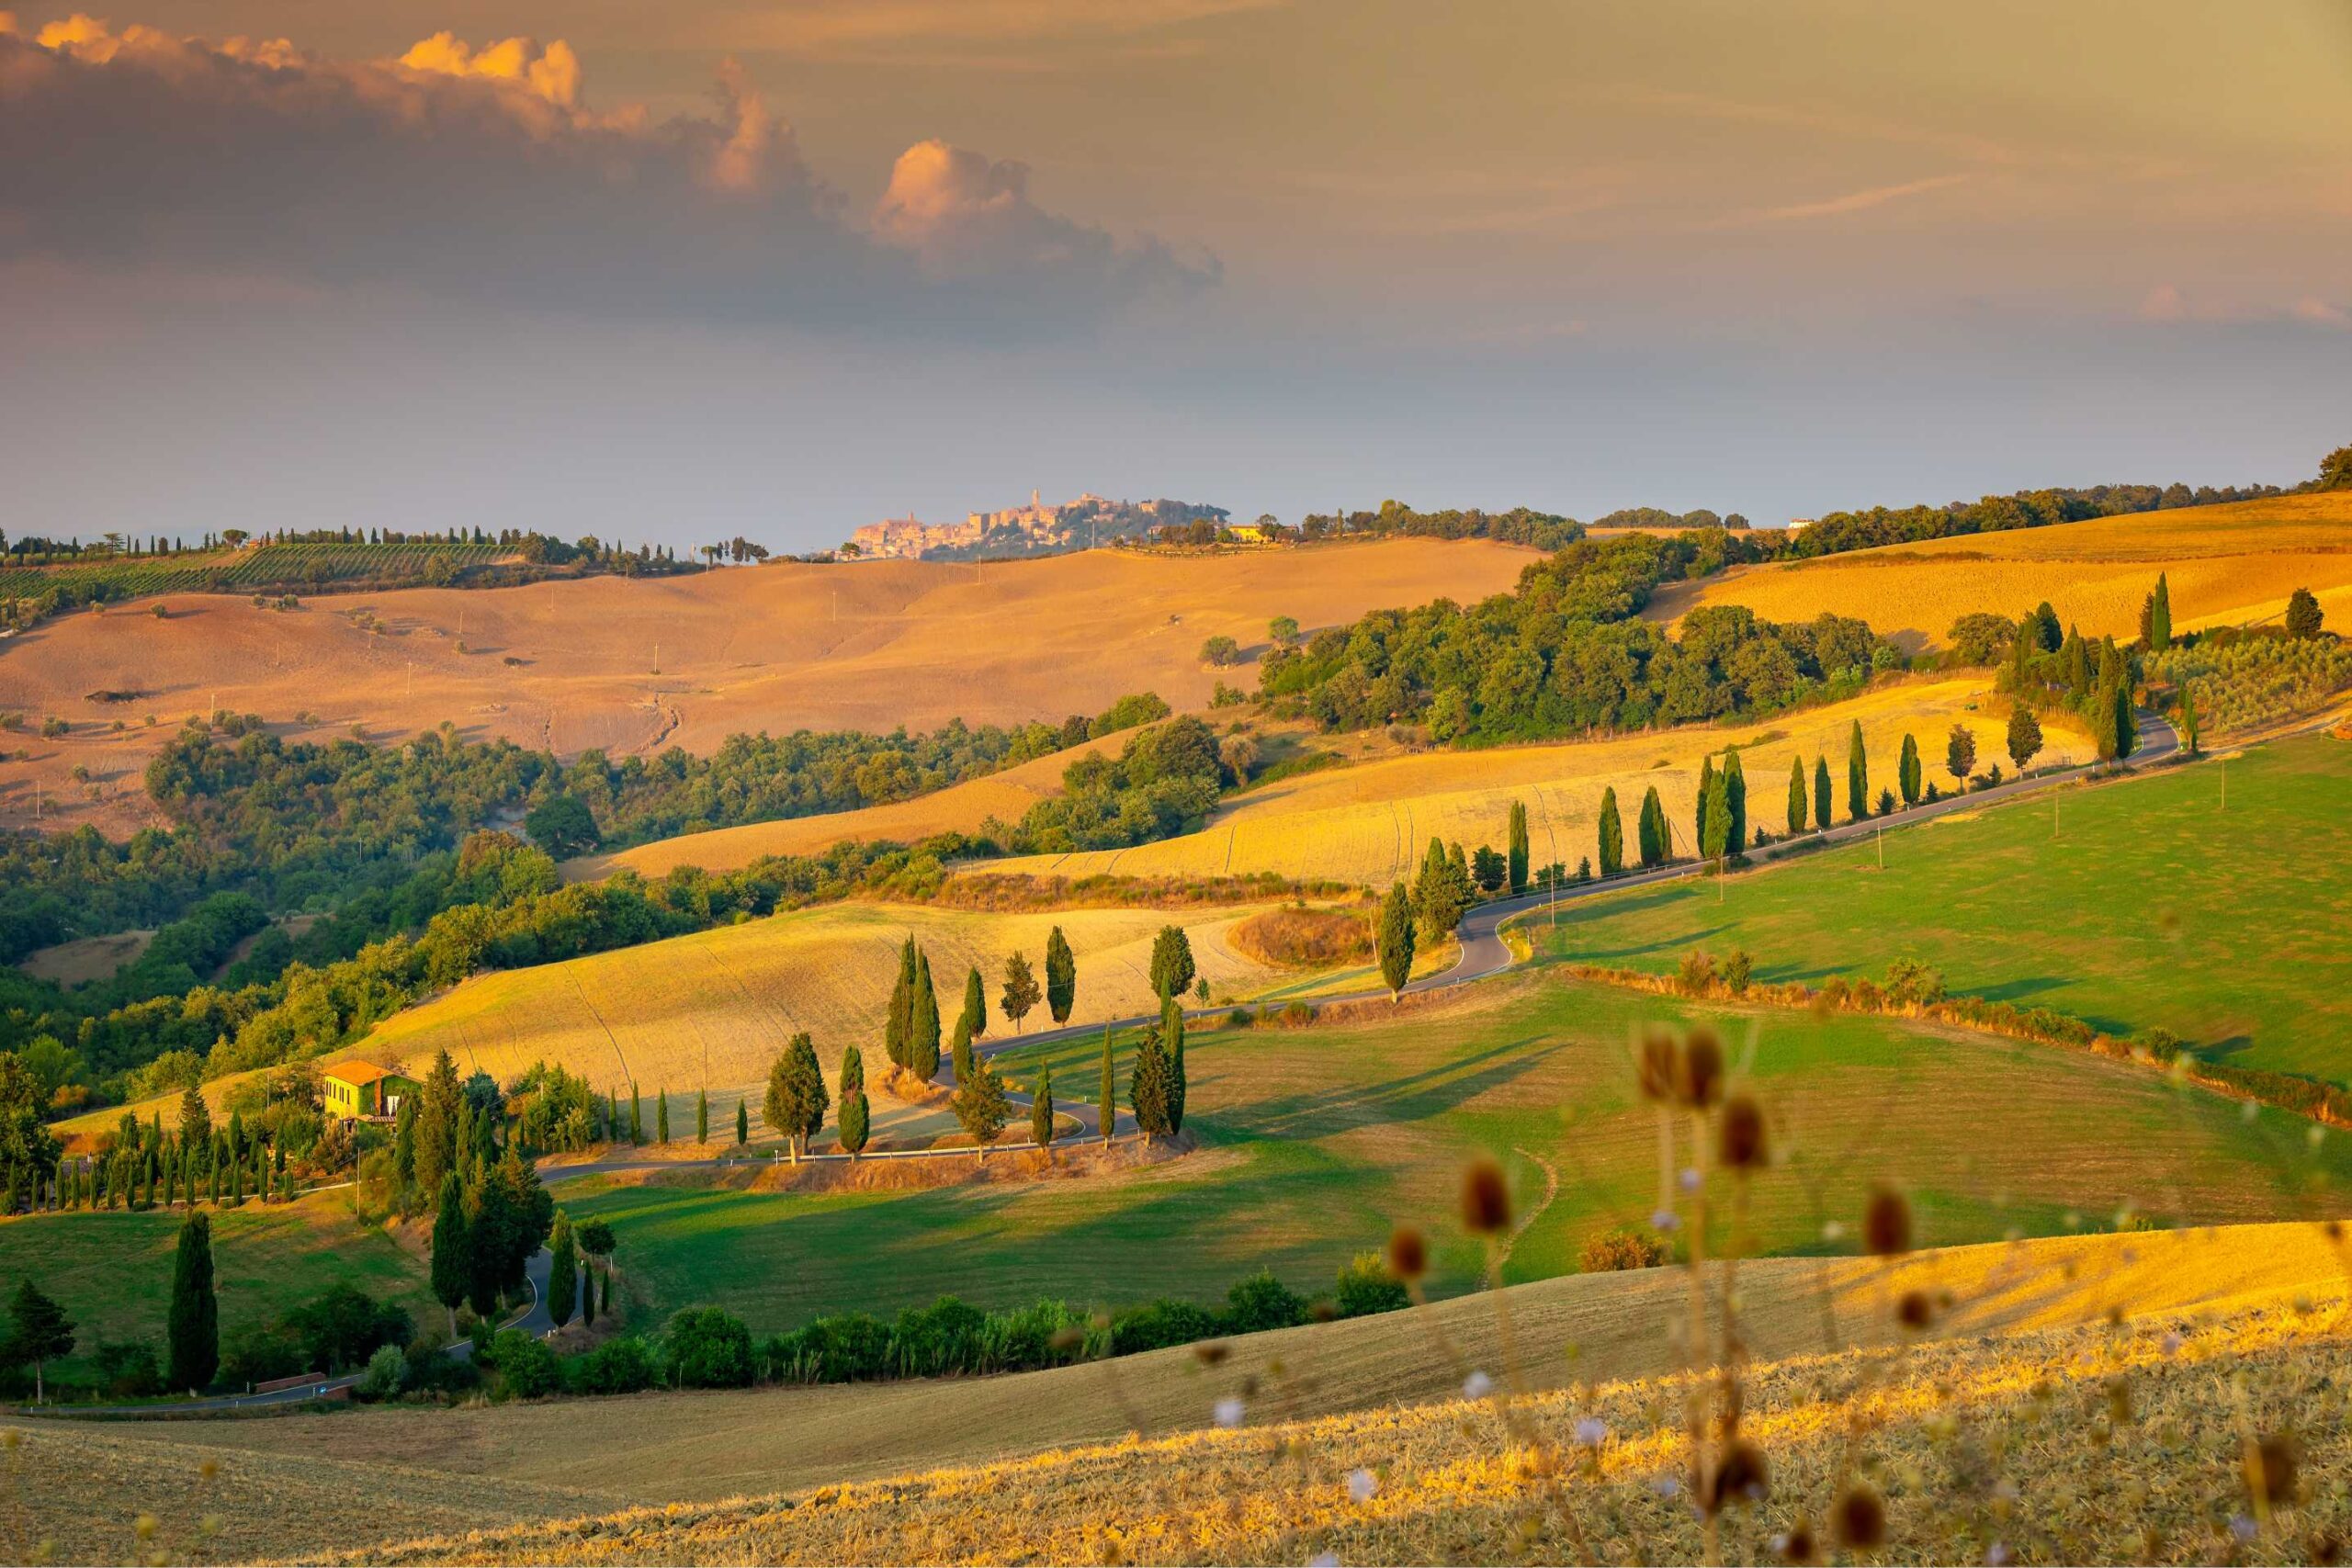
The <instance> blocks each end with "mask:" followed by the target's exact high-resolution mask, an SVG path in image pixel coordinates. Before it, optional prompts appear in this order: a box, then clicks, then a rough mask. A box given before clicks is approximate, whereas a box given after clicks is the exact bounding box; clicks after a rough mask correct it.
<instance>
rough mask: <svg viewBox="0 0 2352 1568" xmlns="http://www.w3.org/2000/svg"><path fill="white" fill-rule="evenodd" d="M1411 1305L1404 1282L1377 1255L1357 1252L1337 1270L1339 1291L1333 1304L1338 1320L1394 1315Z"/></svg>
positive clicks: (1375, 1253)
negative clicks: (1381, 1314) (1337, 1312)
mask: <svg viewBox="0 0 2352 1568" xmlns="http://www.w3.org/2000/svg"><path fill="white" fill-rule="evenodd" d="M1411 1302H1412V1298H1411V1297H1410V1296H1408V1295H1407V1294H1406V1292H1405V1286H1404V1283H1403V1281H1401V1280H1398V1279H1397V1276H1396V1275H1394V1274H1392V1273H1390V1272H1389V1271H1388V1260H1387V1259H1386V1258H1383V1257H1382V1256H1381V1255H1380V1254H1379V1253H1377V1252H1362V1253H1358V1254H1357V1255H1356V1256H1355V1258H1353V1259H1352V1260H1351V1262H1350V1263H1349V1264H1348V1266H1347V1267H1346V1268H1344V1269H1340V1289H1339V1292H1338V1294H1337V1296H1336V1298H1335V1300H1334V1303H1333V1304H1335V1305H1336V1306H1337V1307H1338V1308H1339V1310H1340V1316H1341V1317H1369V1316H1371V1315H1372V1314H1374V1313H1381V1312H1397V1311H1398V1310H1400V1309H1402V1308H1404V1307H1406V1306H1408V1305H1410V1304H1411Z"/></svg>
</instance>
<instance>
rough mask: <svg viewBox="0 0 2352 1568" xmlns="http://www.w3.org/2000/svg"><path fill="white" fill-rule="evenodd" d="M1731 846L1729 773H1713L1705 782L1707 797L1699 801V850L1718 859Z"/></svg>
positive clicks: (1706, 855)
mask: <svg viewBox="0 0 2352 1568" xmlns="http://www.w3.org/2000/svg"><path fill="white" fill-rule="evenodd" d="M1730 846H1731V775H1730V774H1729V773H1717V774H1715V775H1714V776H1713V778H1712V779H1710V780H1709V781H1708V783H1707V797H1706V798H1705V799H1704V800H1702V801H1701V802H1700V803H1699V852H1700V853H1701V854H1702V855H1704V856H1705V857H1706V858H1707V859H1709V860H1712V861H1720V860H1722V859H1723V857H1724V855H1726V854H1728V853H1729V852H1730Z"/></svg>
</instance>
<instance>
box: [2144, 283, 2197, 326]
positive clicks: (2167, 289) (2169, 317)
mask: <svg viewBox="0 0 2352 1568" xmlns="http://www.w3.org/2000/svg"><path fill="white" fill-rule="evenodd" d="M2187 317H2188V301H2187V300H2185V299H2182V298H2181V297H2180V290H2179V289H2178V288H2175V287H2174V286H2173V285H2171V284H2169V283H2159V284H2157V285H2156V286H2155V287H2154V288H2151V289H2149V290H2148V292H2147V293H2146V294H2145V295H2143V296H2142V298H2141V300H2140V319H2141V320H2142V321H2183V320H2186V319H2187Z"/></svg>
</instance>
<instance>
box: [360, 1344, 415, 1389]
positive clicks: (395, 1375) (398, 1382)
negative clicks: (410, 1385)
mask: <svg viewBox="0 0 2352 1568" xmlns="http://www.w3.org/2000/svg"><path fill="white" fill-rule="evenodd" d="M407 1382H408V1357H407V1355H406V1354H405V1353H404V1352H402V1351H401V1348H399V1347H398V1346H395V1345H379V1346H378V1347H377V1348H376V1353H375V1354H374V1355H372V1356H370V1357H368V1370H367V1371H365V1372H362V1373H361V1374H360V1376H359V1387H358V1391H357V1392H358V1394H359V1397H360V1398H362V1399H391V1398H393V1397H395V1396H397V1395H398V1394H399V1393H400V1392H401V1388H402V1387H403V1386H404V1385H405V1384H406V1383H407Z"/></svg>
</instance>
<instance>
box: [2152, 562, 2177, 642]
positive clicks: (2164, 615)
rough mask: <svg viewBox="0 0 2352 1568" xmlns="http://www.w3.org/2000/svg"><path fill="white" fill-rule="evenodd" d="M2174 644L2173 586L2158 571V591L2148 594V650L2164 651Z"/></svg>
mask: <svg viewBox="0 0 2352 1568" xmlns="http://www.w3.org/2000/svg"><path fill="white" fill-rule="evenodd" d="M2171 646H2172V586H2171V584H2169V583H2167V582H2166V581H2165V574H2164V573H2163V572H2161V571H2160V572H2158V573H2156V591H2155V592H2154V593H2152V594H2150V595H2149V596H2148V650H2149V651H2150V652H2151V653H2162V652H2163V651H2164V650H2165V649H2168V648H2170V647H2171Z"/></svg>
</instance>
